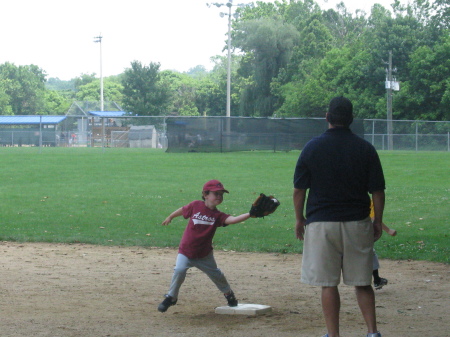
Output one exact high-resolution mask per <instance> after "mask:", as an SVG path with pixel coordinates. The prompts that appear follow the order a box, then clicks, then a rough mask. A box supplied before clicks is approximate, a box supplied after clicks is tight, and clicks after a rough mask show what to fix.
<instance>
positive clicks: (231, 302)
mask: <svg viewBox="0 0 450 337" xmlns="http://www.w3.org/2000/svg"><path fill="white" fill-rule="evenodd" d="M223 296H225V298H226V299H227V301H228V306H230V307H237V305H238V300H237V299H236V296H234V293H233V292H232V291H231V292H230V293H229V294H228V295H226V294H223Z"/></svg>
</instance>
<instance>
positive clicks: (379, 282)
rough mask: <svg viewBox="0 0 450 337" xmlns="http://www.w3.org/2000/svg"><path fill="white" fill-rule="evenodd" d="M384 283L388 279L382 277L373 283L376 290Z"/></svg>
mask: <svg viewBox="0 0 450 337" xmlns="http://www.w3.org/2000/svg"><path fill="white" fill-rule="evenodd" d="M386 284H388V280H386V279H385V278H382V277H381V278H380V280H379V281H378V282H374V283H373V285H374V287H375V289H376V290H380V289H381V288H383V286H385V285H386ZM375 337H377V336H375Z"/></svg>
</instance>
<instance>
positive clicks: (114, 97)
mask: <svg viewBox="0 0 450 337" xmlns="http://www.w3.org/2000/svg"><path fill="white" fill-rule="evenodd" d="M122 90H123V87H122V85H121V84H120V83H115V82H111V81H109V80H108V79H104V81H103V99H104V100H105V101H114V102H117V103H119V104H120V103H121V101H122V97H123V94H122ZM75 98H76V99H77V100H78V101H99V100H100V80H99V79H95V80H94V81H92V82H89V83H87V84H84V85H81V86H80V87H78V91H77V93H76V95H75Z"/></svg>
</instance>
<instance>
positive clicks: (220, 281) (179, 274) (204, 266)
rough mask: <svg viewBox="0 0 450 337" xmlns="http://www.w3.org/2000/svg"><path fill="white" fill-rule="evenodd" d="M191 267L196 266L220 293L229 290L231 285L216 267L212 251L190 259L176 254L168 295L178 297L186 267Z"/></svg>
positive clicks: (184, 277)
mask: <svg viewBox="0 0 450 337" xmlns="http://www.w3.org/2000/svg"><path fill="white" fill-rule="evenodd" d="M192 267H196V268H198V269H200V270H201V271H202V272H204V273H205V274H206V275H208V277H209V278H210V279H211V281H213V282H214V284H215V285H216V286H217V288H218V289H219V290H220V291H221V292H222V293H224V294H226V293H228V292H230V291H231V287H230V285H229V283H228V281H227V279H226V278H225V275H224V274H223V273H222V271H221V270H220V269H219V268H218V267H217V263H216V260H215V259H214V254H213V252H211V253H209V254H208V255H207V256H206V257H204V258H201V259H190V258H188V257H187V256H185V255H183V254H178V256H177V261H176V264H175V268H174V271H173V276H172V282H171V284H170V288H169V292H168V295H169V296H172V297H173V298H174V299H178V293H179V292H180V287H181V285H182V284H183V282H184V280H185V279H186V274H187V271H188V269H189V268H192Z"/></svg>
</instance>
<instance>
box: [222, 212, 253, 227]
mask: <svg viewBox="0 0 450 337" xmlns="http://www.w3.org/2000/svg"><path fill="white" fill-rule="evenodd" d="M248 218H250V213H244V214H241V215H238V216H232V215H230V216H229V217H228V218H227V219H226V220H225V224H227V225H233V224H235V223H239V222H242V221H245V220H247V219H248Z"/></svg>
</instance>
